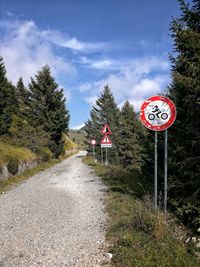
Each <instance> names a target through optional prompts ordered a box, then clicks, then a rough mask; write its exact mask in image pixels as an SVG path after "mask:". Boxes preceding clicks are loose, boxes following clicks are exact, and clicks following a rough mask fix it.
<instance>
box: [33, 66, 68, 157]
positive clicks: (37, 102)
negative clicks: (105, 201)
mask: <svg viewBox="0 0 200 267" xmlns="http://www.w3.org/2000/svg"><path fill="white" fill-rule="evenodd" d="M29 91H30V111H31V113H30V116H29V122H30V124H31V125H32V126H42V127H43V130H44V131H45V132H47V133H48V134H49V135H50V141H49V149H50V150H51V152H53V154H54V155H55V157H58V156H59V155H61V154H62V153H63V152H64V142H63V141H62V132H64V131H67V130H68V123H69V113H68V111H67V110H66V106H65V104H66V99H65V98H64V94H63V89H59V88H58V84H57V83H56V82H55V80H54V78H53V77H52V76H51V71H50V68H49V66H45V67H43V69H42V70H41V71H39V72H38V74H37V75H36V76H35V79H33V78H31V83H30V84H29Z"/></svg>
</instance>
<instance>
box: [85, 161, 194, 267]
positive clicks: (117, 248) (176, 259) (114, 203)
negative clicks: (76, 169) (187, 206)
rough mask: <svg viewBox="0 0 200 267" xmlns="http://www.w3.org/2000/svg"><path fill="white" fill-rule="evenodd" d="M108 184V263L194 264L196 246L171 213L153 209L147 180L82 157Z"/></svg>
mask: <svg viewBox="0 0 200 267" xmlns="http://www.w3.org/2000/svg"><path fill="white" fill-rule="evenodd" d="M84 161H85V163H87V164H88V165H90V166H91V167H92V168H93V169H94V170H95V172H96V174H97V175H98V176H100V177H101V178H102V179H103V181H104V183H105V184H106V185H107V186H108V188H109V193H108V196H107V198H106V207H107V213H108V228H107V241H108V243H109V245H110V247H109V252H110V253H112V255H113V258H112V262H111V264H112V266H119V267H129V266H130V267H132V266H138V267H145V266H146V267H151V266H152V267H180V266H181V267H197V266H199V260H198V259H197V257H196V256H197V253H198V249H196V251H195V248H194V247H192V246H191V244H187V245H186V244H185V242H184V241H185V240H186V239H187V236H188V234H189V233H188V232H187V230H186V229H185V228H184V226H183V225H182V224H181V223H180V221H179V223H178V221H177V219H175V218H174V217H173V216H172V215H168V216H167V218H165V216H164V214H163V213H162V212H161V211H160V210H158V211H155V210H154V208H153V204H152V201H151V198H150V197H149V195H148V184H145V181H144V180H143V181H141V180H139V179H138V177H137V174H136V175H135V174H134V173H133V172H129V171H127V170H124V169H122V168H121V167H119V166H112V165H110V166H108V167H105V166H103V165H101V164H99V163H94V161H93V159H92V158H91V157H85V159H84Z"/></svg>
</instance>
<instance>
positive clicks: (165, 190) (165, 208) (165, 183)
mask: <svg viewBox="0 0 200 267" xmlns="http://www.w3.org/2000/svg"><path fill="white" fill-rule="evenodd" d="M167 137H168V136H167V130H165V155H164V156H165V157H164V212H165V215H166V214H167V141H168V140H167V139H168V138H167Z"/></svg>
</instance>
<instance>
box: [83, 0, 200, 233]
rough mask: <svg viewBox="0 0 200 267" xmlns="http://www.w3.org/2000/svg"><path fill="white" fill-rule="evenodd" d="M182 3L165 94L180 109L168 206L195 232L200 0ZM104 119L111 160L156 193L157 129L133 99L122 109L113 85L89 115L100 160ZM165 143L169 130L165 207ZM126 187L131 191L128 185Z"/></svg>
mask: <svg viewBox="0 0 200 267" xmlns="http://www.w3.org/2000/svg"><path fill="white" fill-rule="evenodd" d="M179 3H180V10H181V12H180V13H181V14H180V18H177V19H173V21H172V23H171V25H170V29H171V36H172V38H173V41H174V51H173V53H172V54H171V55H170V59H171V64H172V67H171V77H172V80H171V83H170V85H169V86H168V87H167V88H166V90H165V93H163V94H164V95H165V96H167V97H168V98H170V99H171V100H172V101H173V102H174V103H175V105H176V109H177V118H176V121H175V123H174V124H173V125H172V127H170V129H169V131H168V137H169V138H168V141H169V142H168V167H169V168H168V182H169V183H168V208H169V209H170V211H171V212H173V213H174V214H175V216H177V217H178V218H179V219H180V220H181V221H182V222H183V223H184V225H185V226H186V227H188V228H190V229H192V231H193V232H194V233H195V234H196V233H197V231H198V229H199V230H200V160H199V159H200V134H199V130H200V104H199V101H200V53H199V51H200V26H199V25H200V16H199V14H200V2H199V0H193V1H192V3H190V4H187V3H186V1H184V0H179ZM105 123H107V124H109V126H110V128H111V131H112V135H111V136H110V138H111V140H112V143H113V145H112V148H110V149H108V160H109V162H110V163H111V164H113V165H116V166H118V167H119V168H123V169H126V171H131V172H133V173H134V174H135V176H134V179H136V178H135V177H137V179H138V180H139V181H140V180H141V181H143V182H144V183H140V184H143V185H144V184H145V185H148V191H149V195H150V196H151V197H152V196H153V175H154V169H153V168H154V132H153V131H150V130H146V129H145V127H144V126H142V124H141V122H140V120H139V114H137V113H136V112H135V110H134V107H133V106H132V105H131V103H130V102H129V101H128V100H127V101H125V103H124V105H123V106H122V107H121V108H119V107H118V105H117V103H116V100H115V98H114V95H113V94H112V90H111V88H110V87H109V86H108V85H106V86H105V87H104V89H103V91H102V93H101V95H100V97H99V98H98V99H97V101H96V105H95V106H93V107H92V109H91V112H90V119H89V120H88V121H87V122H86V126H85V127H84V130H85V132H86V139H87V141H86V146H87V150H88V152H89V153H92V147H91V144H90V142H91V140H92V139H95V140H96V141H97V145H96V146H95V152H96V158H97V160H98V161H99V162H101V158H102V153H104V155H103V156H105V150H104V149H103V150H101V146H100V143H101V139H102V135H101V134H100V132H101V129H102V127H103V125H104V124H105ZM163 147H164V134H163V132H159V133H158V159H159V164H158V192H159V202H160V208H162V206H163V195H164V194H163V187H164V186H163V156H164V151H163ZM160 162H161V164H160ZM125 177H126V176H125ZM125 179H129V178H125ZM129 183H131V181H130V182H129ZM138 185H139V184H138ZM113 186H117V185H113ZM120 187H122V185H120ZM123 190H126V185H124V187H123Z"/></svg>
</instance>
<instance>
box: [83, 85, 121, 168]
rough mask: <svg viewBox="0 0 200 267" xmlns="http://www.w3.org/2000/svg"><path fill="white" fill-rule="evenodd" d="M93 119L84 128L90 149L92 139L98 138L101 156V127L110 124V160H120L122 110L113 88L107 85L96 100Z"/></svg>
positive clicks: (98, 149)
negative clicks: (119, 145) (112, 90)
mask: <svg viewBox="0 0 200 267" xmlns="http://www.w3.org/2000/svg"><path fill="white" fill-rule="evenodd" d="M90 115H91V119H90V120H88V121H87V122H86V126H85V127H84V130H85V132H86V138H87V145H88V150H89V151H91V150H92V149H91V145H90V141H91V139H93V138H94V139H96V141H97V146H96V155H97V157H98V158H99V159H100V158H101V149H100V141H101V139H102V135H101V134H100V132H101V129H102V127H103V125H104V124H105V123H107V124H109V126H110V128H111V131H112V133H113V134H112V136H111V139H112V143H113V146H112V149H110V150H109V160H110V162H111V163H113V162H115V163H116V162H119V158H118V144H119V134H118V129H119V125H120V111H119V109H118V107H117V104H116V102H115V99H114V96H113V94H112V92H111V89H110V88H109V87H108V85H107V86H105V87H104V90H103V92H102V93H101V96H100V97H99V99H98V100H97V101H96V106H95V107H93V108H92V110H91V112H90Z"/></svg>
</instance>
